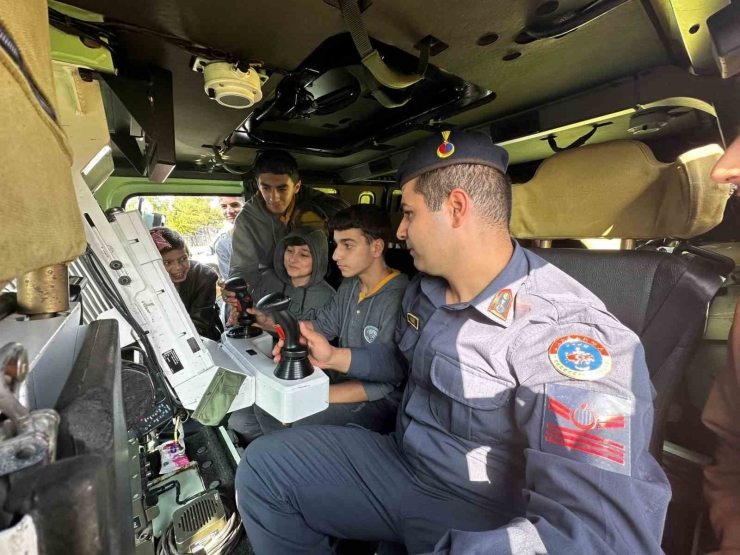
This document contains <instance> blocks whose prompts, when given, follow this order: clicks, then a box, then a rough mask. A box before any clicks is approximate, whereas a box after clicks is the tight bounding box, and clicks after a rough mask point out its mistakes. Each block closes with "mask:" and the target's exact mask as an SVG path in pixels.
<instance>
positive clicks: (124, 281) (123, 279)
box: [118, 276, 131, 285]
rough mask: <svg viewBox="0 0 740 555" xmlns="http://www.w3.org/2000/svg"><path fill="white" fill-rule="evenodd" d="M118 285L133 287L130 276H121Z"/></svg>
mask: <svg viewBox="0 0 740 555" xmlns="http://www.w3.org/2000/svg"><path fill="white" fill-rule="evenodd" d="M118 283H120V284H121V285H131V278H130V277H128V276H121V277H119V278H118Z"/></svg>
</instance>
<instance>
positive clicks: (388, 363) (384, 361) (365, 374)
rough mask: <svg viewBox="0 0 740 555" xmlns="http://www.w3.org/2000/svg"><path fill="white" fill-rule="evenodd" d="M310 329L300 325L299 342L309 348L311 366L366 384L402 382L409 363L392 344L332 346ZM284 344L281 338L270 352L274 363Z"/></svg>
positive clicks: (307, 326)
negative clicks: (360, 346) (348, 346)
mask: <svg viewBox="0 0 740 555" xmlns="http://www.w3.org/2000/svg"><path fill="white" fill-rule="evenodd" d="M309 326H310V322H299V327H300V332H301V342H302V343H304V344H306V345H307V346H308V352H309V360H310V361H311V364H313V365H314V366H318V367H319V368H321V369H324V368H331V369H332V370H336V371H337V372H341V373H343V374H347V375H349V376H350V377H352V378H357V379H362V380H367V381H379V382H401V381H403V380H405V379H406V375H407V372H408V361H407V360H406V359H405V358H404V357H403V355H402V354H401V352H400V351H399V350H398V348H397V347H396V345H395V343H393V344H388V343H373V344H372V345H370V346H369V347H366V348H363V349H344V348H339V347H332V346H331V345H330V344H329V342H328V341H327V339H326V338H325V337H324V336H323V335H321V334H320V333H318V332H317V331H314V330H313V329H311V327H309ZM283 344H284V341H283V340H282V339H281V340H280V341H278V343H277V345H276V346H275V348H274V349H273V351H272V353H273V355H274V357H275V362H279V361H280V350H281V349H282V348H283Z"/></svg>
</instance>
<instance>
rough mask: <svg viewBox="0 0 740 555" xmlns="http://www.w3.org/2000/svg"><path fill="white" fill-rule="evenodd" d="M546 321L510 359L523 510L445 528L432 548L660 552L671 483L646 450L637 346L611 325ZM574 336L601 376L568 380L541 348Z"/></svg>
mask: <svg viewBox="0 0 740 555" xmlns="http://www.w3.org/2000/svg"><path fill="white" fill-rule="evenodd" d="M548 327H549V329H547V328H546V329H540V330H539V331H535V330H533V331H532V332H530V333H527V334H526V335H525V336H523V337H522V341H521V342H520V344H518V345H514V346H513V349H512V351H511V355H510V359H509V362H510V368H511V371H512V372H513V373H514V374H515V375H516V378H517V381H518V383H519V386H518V388H517V390H516V397H515V398H514V399H512V401H511V406H512V410H513V411H514V414H515V418H516V423H517V427H518V428H519V430H520V431H521V432H522V435H523V437H524V439H525V441H526V444H527V445H526V446H525V450H524V453H525V455H526V489H525V490H524V491H523V494H524V497H525V499H526V501H527V509H526V513H525V516H524V517H521V518H516V519H514V520H512V521H511V522H510V523H509V524H508V525H506V526H504V527H502V528H499V529H496V530H491V531H483V532H467V531H460V530H450V531H448V532H447V533H446V534H445V535H444V536H443V538H442V539H441V540H440V541H439V543H438V544H437V546H436V547H435V550H434V552H433V553H434V555H462V554H465V555H483V554H486V555H487V554H492V553H516V555H540V554H542V553H569V554H573V555H587V554H588V555H592V554H594V553H598V554H600V555H658V554H662V553H663V551H662V550H661V547H660V543H661V536H662V533H663V525H664V519H665V514H666V509H667V506H668V501H669V500H670V495H671V491H670V486H669V485H668V482H667V480H666V477H665V474H664V473H663V472H662V470H661V468H660V466H659V465H658V463H657V462H656V461H655V459H653V457H651V456H650V454H649V453H648V444H649V441H650V434H651V428H652V422H653V404H652V398H651V387H650V382H649V375H648V371H647V367H646V364H645V357H644V351H643V348H642V345H641V344H640V343H639V341H638V339H637V337H636V336H634V334H631V333H630V332H627V331H625V330H623V329H619V328H611V329H608V328H606V327H605V326H598V327H597V326H593V325H590V324H570V325H562V326H552V325H550V326H548ZM573 335H581V336H586V337H589V338H591V339H595V340H596V341H598V342H600V343H601V344H602V345H604V346H605V347H606V349H607V350H608V352H609V355H610V356H611V364H612V370H611V372H610V373H609V374H608V375H607V376H605V377H602V378H600V379H596V380H594V381H581V380H575V379H574V380H570V379H568V378H566V377H565V376H563V375H561V374H559V373H557V372H556V371H555V368H554V366H553V365H552V363H551V362H550V358H549V354H548V350H549V348H550V346H551V345H553V343H554V342H555V341H556V340H558V339H560V338H565V337H567V336H573ZM587 352H588V353H589V354H591V355H592V356H594V357H595V355H594V354H593V353H594V351H593V350H587ZM561 354H565V353H561ZM581 354H582V353H579V355H581ZM568 360H570V359H568ZM595 360H598V358H595Z"/></svg>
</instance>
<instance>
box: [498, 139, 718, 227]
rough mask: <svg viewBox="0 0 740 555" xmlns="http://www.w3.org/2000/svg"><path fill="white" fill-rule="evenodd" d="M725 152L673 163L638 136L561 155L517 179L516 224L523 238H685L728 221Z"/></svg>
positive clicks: (703, 151) (705, 150)
mask: <svg viewBox="0 0 740 555" xmlns="http://www.w3.org/2000/svg"><path fill="white" fill-rule="evenodd" d="M721 154H722V148H721V147H720V146H719V145H708V146H705V147H702V148H699V149H695V150H692V151H689V152H687V153H685V154H683V155H682V156H681V157H679V159H678V160H676V161H675V162H674V163H673V164H664V163H662V162H659V161H657V160H656V159H655V157H654V156H653V153H652V152H651V151H650V148H649V147H648V146H647V145H645V144H644V143H641V142H638V141H613V142H609V143H601V144H597V145H590V146H584V147H581V148H577V149H574V150H569V151H565V152H561V153H558V154H555V155H554V156H552V157H550V158H548V159H547V160H545V161H544V162H543V163H542V165H541V166H540V167H539V169H538V170H537V173H536V175H535V176H534V178H533V179H532V180H530V181H528V182H526V183H522V184H518V185H514V187H513V208H512V218H511V230H512V234H513V235H514V236H515V237H518V238H521V239H581V238H596V237H609V238H630V239H657V238H663V237H675V238H681V239H686V238H689V237H694V236H696V235H700V234H702V233H705V232H707V231H709V230H710V229H712V228H713V227H715V226H716V225H717V224H719V222H720V221H721V220H722V215H723V212H724V208H725V204H726V203H727V199H728V198H729V195H730V186H729V185H728V184H723V185H720V184H717V183H714V182H713V181H711V179H710V178H709V174H710V171H711V169H712V167H713V166H714V164H715V163H716V161H717V160H718V159H719V157H720V156H721Z"/></svg>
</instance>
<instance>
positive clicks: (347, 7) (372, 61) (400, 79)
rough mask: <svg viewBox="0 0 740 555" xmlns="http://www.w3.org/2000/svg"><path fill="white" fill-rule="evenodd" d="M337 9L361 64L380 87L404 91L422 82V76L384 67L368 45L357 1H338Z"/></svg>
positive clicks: (376, 53)
mask: <svg viewBox="0 0 740 555" xmlns="http://www.w3.org/2000/svg"><path fill="white" fill-rule="evenodd" d="M339 7H340V8H341V10H342V18H343V19H344V23H345V25H347V29H348V30H349V32H350V35H352V40H353V41H354V43H355V46H356V47H357V52H359V54H360V58H362V64H363V65H364V66H365V67H366V68H367V69H369V70H370V72H371V73H372V74H373V77H375V79H377V80H378V82H379V83H380V84H381V85H384V86H386V87H388V88H390V89H406V88H408V87H410V86H411V85H414V84H415V83H418V82H419V81H421V80H422V78H423V77H424V76H423V75H417V74H414V75H405V74H403V73H399V72H397V71H395V70H394V69H391V68H390V67H388V66H387V65H386V63H385V62H384V61H383V59H382V58H381V57H380V53H379V52H378V51H377V50H375V49H374V48H373V47H372V44H370V36H369V35H368V34H367V30H366V29H365V25H364V24H363V23H362V14H361V13H360V6H359V5H358V3H357V0H339Z"/></svg>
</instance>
